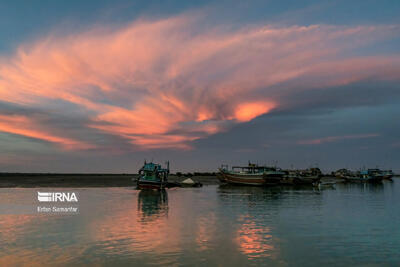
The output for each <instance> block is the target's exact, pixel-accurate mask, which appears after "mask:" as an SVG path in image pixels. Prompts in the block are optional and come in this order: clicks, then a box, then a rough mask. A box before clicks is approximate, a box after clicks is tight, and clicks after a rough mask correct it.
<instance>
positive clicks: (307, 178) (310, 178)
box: [281, 168, 322, 185]
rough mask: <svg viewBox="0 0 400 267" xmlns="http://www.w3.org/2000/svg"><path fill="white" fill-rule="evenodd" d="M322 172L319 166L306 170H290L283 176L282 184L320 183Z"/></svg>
mask: <svg viewBox="0 0 400 267" xmlns="http://www.w3.org/2000/svg"><path fill="white" fill-rule="evenodd" d="M321 177H322V173H321V171H320V169H318V168H311V169H306V170H290V171H286V174H285V175H283V177H282V178H281V184H287V185H312V184H316V183H319V181H320V180H321Z"/></svg>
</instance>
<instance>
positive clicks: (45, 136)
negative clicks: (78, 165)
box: [0, 115, 94, 149]
mask: <svg viewBox="0 0 400 267" xmlns="http://www.w3.org/2000/svg"><path fill="white" fill-rule="evenodd" d="M37 128H38V125H36V124H35V122H34V121H32V120H30V119H29V118H28V117H26V116H5V115H0V131H1V132H6V133H11V134H16V135H21V136H25V137H30V138H35V139H39V140H44V141H47V142H51V143H56V144H59V145H61V146H62V147H63V148H65V149H90V148H94V146H93V145H90V144H87V143H84V142H81V141H77V140H73V139H70V138H64V137H60V136H57V135H50V134H49V133H47V132H45V131H43V130H40V129H37Z"/></svg>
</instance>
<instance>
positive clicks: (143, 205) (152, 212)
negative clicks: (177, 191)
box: [138, 190, 168, 222]
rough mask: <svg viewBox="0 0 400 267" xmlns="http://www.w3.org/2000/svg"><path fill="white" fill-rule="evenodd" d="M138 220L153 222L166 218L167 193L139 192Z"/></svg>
mask: <svg viewBox="0 0 400 267" xmlns="http://www.w3.org/2000/svg"><path fill="white" fill-rule="evenodd" d="M138 211H139V219H140V220H141V221H143V222H145V221H154V220H156V219H158V218H160V217H164V216H168V193H167V191H166V190H141V191H140V192H139V195H138Z"/></svg>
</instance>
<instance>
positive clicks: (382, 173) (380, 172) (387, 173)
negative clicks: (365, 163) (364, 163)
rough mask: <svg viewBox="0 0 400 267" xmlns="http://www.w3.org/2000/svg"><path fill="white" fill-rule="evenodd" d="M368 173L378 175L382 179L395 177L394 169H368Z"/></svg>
mask: <svg viewBox="0 0 400 267" xmlns="http://www.w3.org/2000/svg"><path fill="white" fill-rule="evenodd" d="M368 173H369V174H370V175H373V176H378V177H380V178H382V179H386V180H391V179H392V177H393V171H392V170H381V169H368Z"/></svg>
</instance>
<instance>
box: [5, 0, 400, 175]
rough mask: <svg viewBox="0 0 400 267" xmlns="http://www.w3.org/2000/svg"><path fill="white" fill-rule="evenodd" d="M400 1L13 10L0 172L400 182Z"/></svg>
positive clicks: (88, 4)
mask: <svg viewBox="0 0 400 267" xmlns="http://www.w3.org/2000/svg"><path fill="white" fill-rule="evenodd" d="M399 13H400V2H399V1H397V0H393V1H389V0H380V1H375V0H363V1H342V0H337V1H321V0H318V1H316V0H315V1H312V0H309V1H299V0H296V1H289V0H283V1H282V0H280V1H272V0H270V1H268V0H267V1H258V0H255V1H224V0H222V1H175V0H169V1H105V0H104V1H101V0H96V1H63V2H61V1H45V0H43V1H15V0H14V1H2V2H1V3H0V171H3V172H68V173H79V172H89V173H100V172H105V173H135V172H137V170H138V169H139V168H140V167H141V165H142V164H143V161H144V160H145V159H146V160H153V161H155V162H160V163H163V162H165V161H166V160H169V161H170V163H171V169H172V171H183V172H186V171H216V170H217V168H218V167H219V166H220V165H221V164H229V165H233V164H234V165H239V164H247V162H248V161H249V160H250V161H252V162H255V163H258V164H267V165H277V166H280V167H282V168H307V167H319V168H321V169H322V170H324V171H332V170H335V169H339V168H344V167H345V168H351V169H359V168H363V167H370V168H372V167H376V166H378V167H380V168H386V169H393V170H395V171H398V172H400V164H399V163H400V124H399V118H400V105H399V104H400V53H399V52H400V17H399V16H398V14H399Z"/></svg>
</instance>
